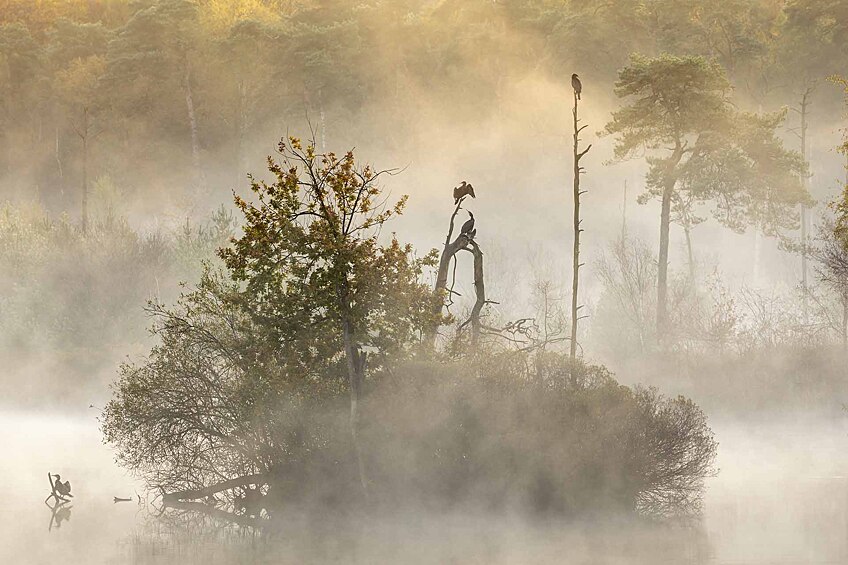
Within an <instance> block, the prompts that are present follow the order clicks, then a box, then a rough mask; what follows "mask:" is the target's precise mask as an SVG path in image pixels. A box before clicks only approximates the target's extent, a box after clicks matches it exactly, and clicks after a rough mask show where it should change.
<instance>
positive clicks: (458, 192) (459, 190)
mask: <svg viewBox="0 0 848 565" xmlns="http://www.w3.org/2000/svg"><path fill="white" fill-rule="evenodd" d="M463 196H471V198H477V197H476V196H475V195H474V187H473V186H471V185H470V184H468V183H467V182H465V181H462V184H461V185H459V186H457V187H456V188H454V189H453V203H454V205H456V204H459V200H460V198H462V197H463Z"/></svg>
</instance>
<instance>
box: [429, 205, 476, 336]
mask: <svg viewBox="0 0 848 565" xmlns="http://www.w3.org/2000/svg"><path fill="white" fill-rule="evenodd" d="M464 199H465V198H464V197H463V198H462V199H461V200H460V201H459V202H457V204H456V207H455V208H454V210H453V214H451V219H450V226H449V227H448V233H447V236H445V244H444V247H443V248H442V255H441V257H440V258H439V270H438V272H437V273H436V285H435V287H434V288H433V292H434V293H435V294H436V295H437V296H442V297H443V296H444V295H445V294H446V293H447V292H448V272H449V271H450V262H451V259H453V258H454V256H455V255H456V254H457V253H458V252H459V251H460V250H461V249H463V248H464V247H465V246H467V245H468V238H467V237H466V236H465V235H462V234H460V235H459V236H457V238H456V239H455V240H453V242H451V237H453V230H454V225H455V223H456V215H457V214H458V213H459V210H460V209H461V208H462V201H463V200H464ZM444 307H445V301H444V299H442V300H439V301H437V302H436V304H435V305H434V306H433V314H434V318H435V319H438V318H439V317H440V316H441V314H442V310H443V309H444ZM438 332H439V327H438V321H434V322H433V325H432V326H431V327H430V328H429V329H428V334H429V335H428V336H427V342H428V343H429V345H430V347H435V345H436V337H437V335H438Z"/></svg>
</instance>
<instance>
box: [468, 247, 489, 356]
mask: <svg viewBox="0 0 848 565" xmlns="http://www.w3.org/2000/svg"><path fill="white" fill-rule="evenodd" d="M468 247H469V248H470V251H471V253H472V254H473V255H474V293H475V295H476V300H475V301H474V307H473V308H471V316H470V318H469V319H470V320H471V347H472V349H474V350H476V349H477V346H478V344H479V343H480V329H481V327H482V323H481V322H480V314H481V312H482V311H483V306H485V305H486V282H485V279H484V278H483V252H482V251H480V247H479V246H478V245H477V243H476V242H475V241H474V240H470V241H469V242H468Z"/></svg>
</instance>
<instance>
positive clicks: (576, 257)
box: [570, 90, 592, 359]
mask: <svg viewBox="0 0 848 565" xmlns="http://www.w3.org/2000/svg"><path fill="white" fill-rule="evenodd" d="M578 100H579V98H578V96H577V91H576V90H575V91H574V108H573V109H572V111H571V115H572V118H573V120H574V181H573V198H574V218H573V229H574V245H573V249H572V253H571V344H570V345H571V346H570V355H571V358H572V359H575V358H576V357H577V322H578V320H579V319H580V316H579V310H580V306H579V305H578V290H579V285H580V267H581V266H582V264H581V263H580V233H581V232H582V231H583V230H582V229H581V228H580V224H581V223H582V220H581V219H580V195H581V194H582V193H581V192H580V175H581V174H582V172H583V168H582V167H581V166H580V159H582V158H583V156H584V155H586V153H588V152H589V149H591V148H592V146H591V145H589V147H587V148H586V149H585V150H583V151H582V152H581V151H580V132H581V131H582V130H583V128H585V127H586V126H582V127H581V126H579V125H578V124H579V123H580V119H579V118H578V115H577V102H578Z"/></svg>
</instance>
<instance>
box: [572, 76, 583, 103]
mask: <svg viewBox="0 0 848 565" xmlns="http://www.w3.org/2000/svg"><path fill="white" fill-rule="evenodd" d="M571 86H573V87H574V92H575V93H576V94H577V99H578V100H580V93H581V92H583V83H582V82H580V79H579V78H578V77H577V73H574V74H573V75H571Z"/></svg>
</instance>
